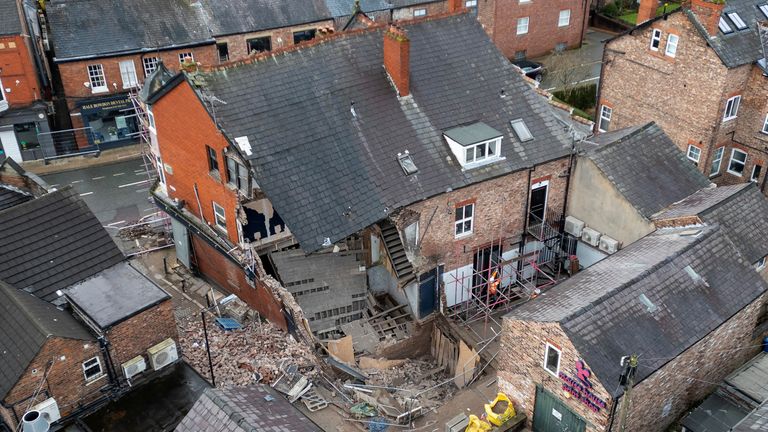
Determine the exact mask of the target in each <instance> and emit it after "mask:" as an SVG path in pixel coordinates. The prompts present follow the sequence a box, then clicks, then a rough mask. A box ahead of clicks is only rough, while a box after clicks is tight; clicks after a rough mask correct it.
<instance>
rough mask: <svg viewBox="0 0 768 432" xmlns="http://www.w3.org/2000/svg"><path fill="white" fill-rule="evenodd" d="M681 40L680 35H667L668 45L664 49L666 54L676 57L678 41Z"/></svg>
mask: <svg viewBox="0 0 768 432" xmlns="http://www.w3.org/2000/svg"><path fill="white" fill-rule="evenodd" d="M679 41H680V37H679V36H677V35H673V34H671V35H669V36H668V37H667V47H666V49H665V50H664V55H666V56H668V57H674V56H675V55H677V43H678V42H679Z"/></svg>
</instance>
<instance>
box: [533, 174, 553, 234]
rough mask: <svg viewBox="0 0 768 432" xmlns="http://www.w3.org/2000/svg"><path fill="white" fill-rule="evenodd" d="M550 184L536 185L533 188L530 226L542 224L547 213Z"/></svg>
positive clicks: (545, 182) (544, 182)
mask: <svg viewBox="0 0 768 432" xmlns="http://www.w3.org/2000/svg"><path fill="white" fill-rule="evenodd" d="M548 190H549V182H548V181H543V182H539V183H534V184H533V185H532V186H531V205H530V207H529V209H528V225H529V226H530V225H535V224H540V223H542V222H543V221H544V217H545V215H546V213H547V195H548Z"/></svg>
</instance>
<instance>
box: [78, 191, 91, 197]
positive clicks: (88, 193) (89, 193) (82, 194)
mask: <svg viewBox="0 0 768 432" xmlns="http://www.w3.org/2000/svg"><path fill="white" fill-rule="evenodd" d="M86 195H93V192H83V193H81V194H80V196H86Z"/></svg>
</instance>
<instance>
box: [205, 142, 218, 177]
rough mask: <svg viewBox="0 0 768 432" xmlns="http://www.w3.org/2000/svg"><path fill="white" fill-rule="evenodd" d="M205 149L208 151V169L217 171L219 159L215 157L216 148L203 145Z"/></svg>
mask: <svg viewBox="0 0 768 432" xmlns="http://www.w3.org/2000/svg"><path fill="white" fill-rule="evenodd" d="M205 148H206V151H207V152H208V169H209V170H210V171H216V172H218V171H219V161H218V159H217V158H216V150H214V149H212V148H211V147H209V146H205Z"/></svg>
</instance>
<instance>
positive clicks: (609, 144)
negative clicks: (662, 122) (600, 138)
mask: <svg viewBox="0 0 768 432" xmlns="http://www.w3.org/2000/svg"><path fill="white" fill-rule="evenodd" d="M653 126H656V127H658V125H657V124H656V122H655V121H650V122H648V123H646V124H644V125H641V126H638V127H637V129H635V130H633V131H632V132H630V133H628V134H626V135H623V136H620V137H618V138H617V139H615V140H613V141H610V142H607V143H605V144H603V145H601V146H598V147H597V148H595V149H594V150H593V152H594V153H597V152H602V151H603V150H605V149H607V148H610V147H612V146H614V145H616V144H619V143H623V142H625V141H627V140H628V139H630V138H634V137H636V136H637V135H639V134H640V133H641V132H645V131H647V130H648V129H650V128H651V127H653ZM629 127H632V126H629ZM659 129H660V128H659ZM619 131H621V129H619V130H616V131H613V132H619Z"/></svg>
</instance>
